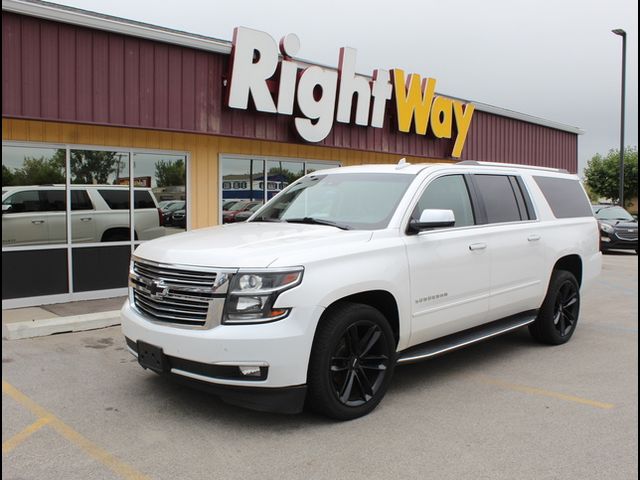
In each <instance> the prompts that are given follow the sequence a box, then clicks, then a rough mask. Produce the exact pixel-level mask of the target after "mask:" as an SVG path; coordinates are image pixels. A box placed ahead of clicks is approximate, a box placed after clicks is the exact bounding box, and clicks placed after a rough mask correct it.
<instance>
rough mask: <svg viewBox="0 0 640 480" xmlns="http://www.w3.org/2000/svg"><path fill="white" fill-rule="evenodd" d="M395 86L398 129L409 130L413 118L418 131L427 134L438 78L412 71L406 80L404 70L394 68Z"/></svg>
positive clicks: (420, 133)
mask: <svg viewBox="0 0 640 480" xmlns="http://www.w3.org/2000/svg"><path fill="white" fill-rule="evenodd" d="M391 78H392V79H393V88H394V93H395V95H396V114H397V116H398V130H400V131H401V132H409V131H410V130H411V121H412V120H413V122H414V125H415V129H416V133H417V134H419V135H425V134H426V133H427V126H428V125H429V113H430V111H431V102H432V101H433V95H434V93H435V90H436V80H435V79H434V78H425V79H424V80H422V81H421V78H420V75H418V74H415V73H412V74H411V75H409V77H408V79H407V81H406V82H405V76H404V70H401V69H399V68H396V69H393V70H392V76H391Z"/></svg>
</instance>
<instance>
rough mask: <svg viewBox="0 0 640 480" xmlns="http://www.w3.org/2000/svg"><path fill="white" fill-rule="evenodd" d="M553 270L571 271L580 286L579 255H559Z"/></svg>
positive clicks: (580, 266)
mask: <svg viewBox="0 0 640 480" xmlns="http://www.w3.org/2000/svg"><path fill="white" fill-rule="evenodd" d="M553 270H565V271H567V272H569V273H571V274H572V275H573V276H574V277H576V280H577V281H578V285H579V286H582V271H583V267H582V258H580V255H577V254H571V255H565V256H563V257H560V258H559V259H558V260H557V261H556V263H555V264H554V266H553Z"/></svg>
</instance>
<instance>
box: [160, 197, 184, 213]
mask: <svg viewBox="0 0 640 480" xmlns="http://www.w3.org/2000/svg"><path fill="white" fill-rule="evenodd" d="M180 201H181V200H163V201H162V202H158V208H159V209H160V210H163V211H164V210H166V209H167V208H169V206H171V204H173V203H176V202H180Z"/></svg>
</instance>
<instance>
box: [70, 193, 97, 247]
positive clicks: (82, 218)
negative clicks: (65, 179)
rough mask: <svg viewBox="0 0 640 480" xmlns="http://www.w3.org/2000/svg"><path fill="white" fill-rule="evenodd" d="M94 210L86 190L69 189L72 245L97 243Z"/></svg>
mask: <svg viewBox="0 0 640 480" xmlns="http://www.w3.org/2000/svg"><path fill="white" fill-rule="evenodd" d="M95 217H96V215H95V208H94V206H93V203H91V199H90V198H89V193H88V192H87V190H86V189H84V188H80V189H76V188H73V187H72V189H71V235H72V238H73V241H74V243H79V242H97V241H99V240H100V239H98V238H97V235H96V228H97V226H96V218H95Z"/></svg>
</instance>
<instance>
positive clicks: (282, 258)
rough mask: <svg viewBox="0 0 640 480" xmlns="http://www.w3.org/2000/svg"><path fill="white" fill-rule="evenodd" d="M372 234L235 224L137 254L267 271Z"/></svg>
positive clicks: (151, 245)
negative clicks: (289, 258)
mask: <svg viewBox="0 0 640 480" xmlns="http://www.w3.org/2000/svg"><path fill="white" fill-rule="evenodd" d="M370 238H371V232H370V231H363V230H340V229H338V228H335V227H329V226H324V225H304V224H295V223H268V222H250V223H232V224H228V225H221V226H218V227H209V228H203V229H199V230H191V231H189V232H185V233H178V234H175V235H169V236H166V237H162V238H158V239H155V240H151V241H148V242H145V243H143V244H142V245H140V246H139V247H138V248H137V249H136V251H135V252H134V255H135V256H137V257H140V258H143V259H147V260H152V261H155V262H160V263H175V264H182V265H200V266H208V267H226V268H236V267H238V268H247V267H253V268H264V267H268V266H269V265H271V264H272V263H273V262H275V261H276V260H279V263H280V264H283V262H284V263H285V264H286V257H287V256H288V255H295V256H296V257H297V258H298V259H299V258H300V256H299V255H300V254H301V253H304V252H317V251H318V250H319V249H327V248H328V249H333V248H335V247H337V246H346V244H354V243H364V242H367V241H369V239H370Z"/></svg>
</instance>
